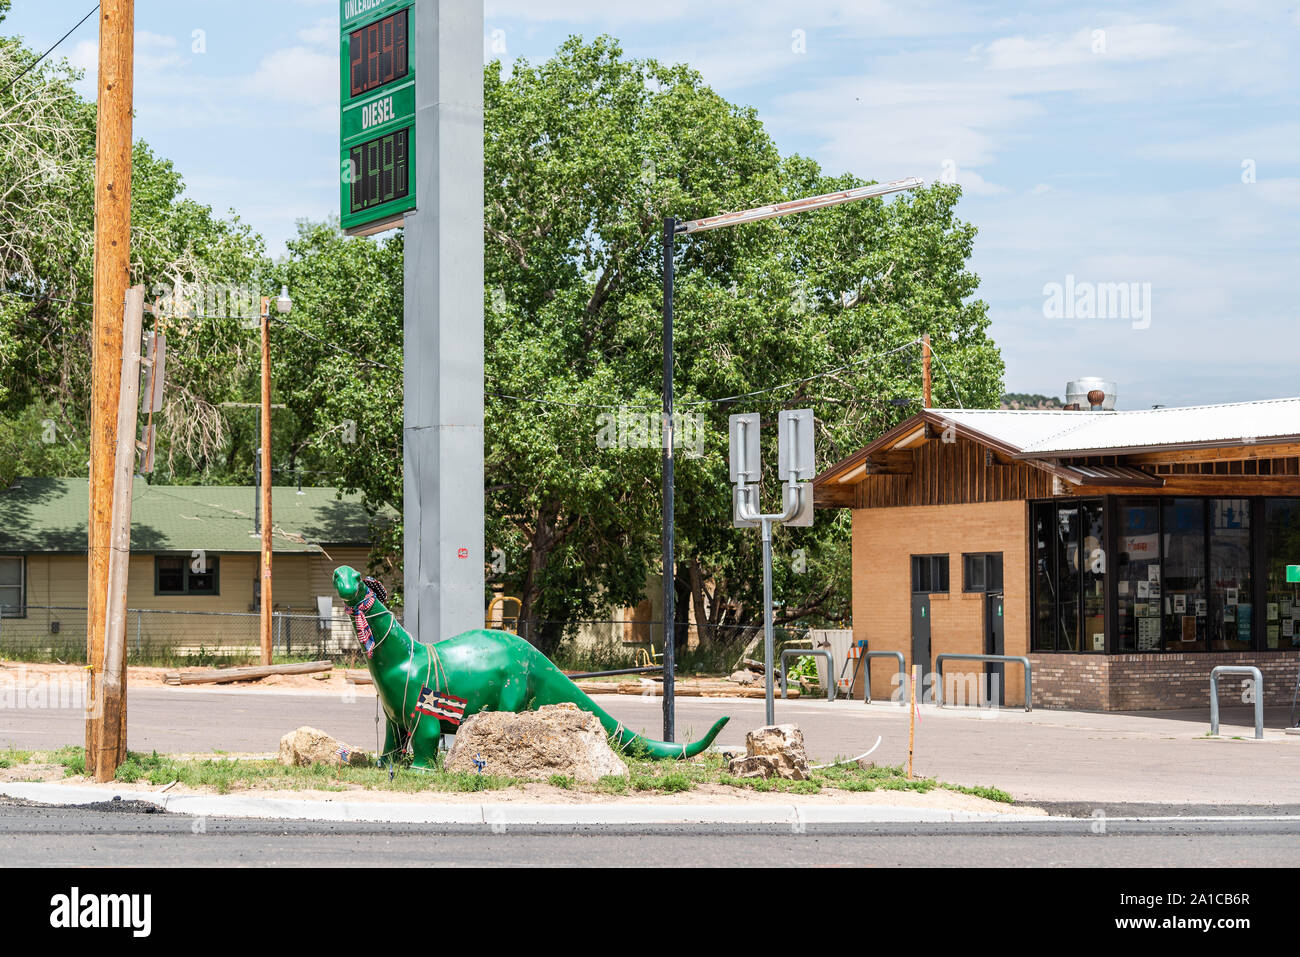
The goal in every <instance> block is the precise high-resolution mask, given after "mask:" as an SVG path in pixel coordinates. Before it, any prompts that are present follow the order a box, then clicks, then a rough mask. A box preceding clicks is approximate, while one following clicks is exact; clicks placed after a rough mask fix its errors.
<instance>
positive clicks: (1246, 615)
mask: <svg viewBox="0 0 1300 957" xmlns="http://www.w3.org/2000/svg"><path fill="white" fill-rule="evenodd" d="M1252 610H1253V609H1252V606H1250V605H1238V606H1237V640H1238V641H1246V642H1249V641H1250V638H1251V634H1252V633H1253V631H1254V628H1253V625H1254V615H1253V614H1251V612H1252Z"/></svg>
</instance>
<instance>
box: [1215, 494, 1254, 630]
mask: <svg viewBox="0 0 1300 957" xmlns="http://www.w3.org/2000/svg"><path fill="white" fill-rule="evenodd" d="M1206 504H1207V511H1206V518H1207V523H1208V528H1209V535H1210V556H1209V561H1210V564H1209V575H1208V576H1207V584H1208V587H1209V592H1210V599H1209V608H1208V611H1209V614H1208V616H1207V618H1206V622H1205V624H1206V631H1207V632H1208V634H1209V641H1210V650H1211V651H1249V650H1250V649H1251V648H1252V647H1253V646H1254V641H1253V636H1254V629H1255V607H1254V601H1255V598H1254V591H1253V578H1252V576H1251V555H1250V500H1249V499H1245V498H1212V499H1209V500H1208V502H1207V503H1206Z"/></svg>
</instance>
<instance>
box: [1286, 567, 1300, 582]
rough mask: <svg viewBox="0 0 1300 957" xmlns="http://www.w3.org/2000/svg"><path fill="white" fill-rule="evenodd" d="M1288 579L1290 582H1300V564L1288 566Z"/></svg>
mask: <svg viewBox="0 0 1300 957" xmlns="http://www.w3.org/2000/svg"><path fill="white" fill-rule="evenodd" d="M1286 580H1287V581H1288V582H1300V565H1288V566H1286Z"/></svg>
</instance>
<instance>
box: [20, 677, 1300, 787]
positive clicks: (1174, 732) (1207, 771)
mask: <svg viewBox="0 0 1300 957" xmlns="http://www.w3.org/2000/svg"><path fill="white" fill-rule="evenodd" d="M597 700H598V703H599V704H600V705H601V706H602V707H603V708H605V709H606V710H608V711H609V712H610V713H611V714H613V715H614V716H615V717H616V718H618V719H619V720H621V721H623V722H624V723H625V724H626V725H627V726H628V727H630V728H632V729H634V730H639V731H644V732H646V733H649V734H650V735H652V736H656V737H657V736H658V734H659V729H660V727H661V722H662V699H659V698H640V697H636V696H629V695H602V696H600V697H599V698H598V699H597ZM1286 710H1288V709H1281V710H1276V711H1275V710H1273V709H1270V711H1269V712H1268V714H1267V715H1266V718H1267V720H1266V726H1267V727H1268V728H1271V729H1276V728H1280V727H1282V726H1284V724H1285V723H1286V721H1287V714H1285V713H1284V712H1285V711H1286ZM1207 711H1208V709H1207ZM128 713H129V728H128V743H129V746H130V747H131V748H132V749H133V750H136V751H150V750H158V751H162V752H212V751H226V752H234V753H240V752H274V751H275V750H276V749H277V747H278V745H279V740H280V737H281V735H283V734H284V733H285V732H287V731H289V730H291V729H293V728H296V727H299V726H300V725H312V726H314V727H318V728H321V729H323V730H325V731H328V732H329V733H331V734H333V735H334V736H335V737H338V738H340V739H341V740H343V741H346V742H347V743H349V744H351V745H353V746H354V747H362V748H371V747H375V746H376V745H375V730H376V726H375V699H374V697H373V695H371V694H369V693H367V694H358V695H356V696H355V697H353V698H351V700H349V699H346V698H344V697H343V696H341V695H330V694H312V693H291V692H285V691H253V690H234V689H231V690H224V691H212V690H203V691H196V690H192V689H189V688H144V687H141V688H135V689H133V690H132V691H131V693H130V705H129V712H128ZM722 715H730V716H731V717H732V721H731V724H730V725H728V727H727V728H726V729H725V730H724V731H723V733H722V735H721V737H720V738H719V743H720V744H726V745H732V746H736V747H738V748H743V742H744V732H745V731H746V730H747V729H750V728H754V727H758V726H759V725H761V724H762V723H763V702H762V700H734V699H732V700H719V699H708V698H679V699H678V702H677V729H678V738H679V739H689V738H691V737H693V736H697V735H699V734H700V733H702V732H703V731H704V730H705V729H707V728H708V727H709V726H710V725H711V724H712V723H713V722H714V721H715V720H716V719H717V718H719V717H721V716H722ZM1249 715H1250V709H1248V708H1225V709H1224V715H1223V721H1224V728H1223V731H1224V734H1225V736H1228V737H1227V739H1225V740H1219V741H1210V740H1206V739H1205V738H1204V734H1205V732H1206V731H1208V730H1209V726H1208V713H1207V712H1203V711H1200V710H1196V711H1189V712H1148V713H1145V714H1135V713H1130V714H1118V713H1109V714H1088V713H1081V712H1059V711H1045V710H1044V711H1035V712H1034V713H1033V714H1026V713H1024V712H1023V711H999V712H982V713H973V712H971V711H970V710H967V711H966V712H964V713H963V712H959V711H957V710H955V709H944V711H942V712H938V711H934V710H930V711H929V712H926V713H924V714H923V717H922V720H921V721H920V722H919V723H918V724H917V727H916V748H915V755H916V757H915V760H916V768H917V770H918V771H919V772H921V773H923V774H927V775H934V776H937V777H939V778H940V779H941V780H944V781H951V782H954V783H957V784H966V785H992V786H995V787H1000V788H1002V789H1004V790H1006V791H1009V792H1010V793H1011V794H1012V795H1014V796H1015V797H1016V798H1017V799H1019V800H1030V801H1085V802H1090V803H1091V804H1092V805H1093V806H1098V805H1100V804H1103V803H1115V802H1155V803H1166V804H1170V803H1172V804H1184V803H1202V804H1207V805H1216V804H1265V805H1269V804H1272V805H1282V804H1291V803H1296V802H1300V737H1296V736H1283V735H1281V734H1280V733H1278V732H1276V731H1273V732H1270V738H1269V740H1265V741H1260V742H1255V741H1251V740H1249V737H1250V732H1249V731H1248V730H1247V729H1246V727H1245V726H1244V725H1245V724H1247V723H1248V722H1249V720H1250V718H1249ZM777 720H778V721H792V722H795V723H797V724H799V725H800V726H801V727H802V728H803V731H804V736H805V740H806V742H807V745H808V750H809V752H810V754H811V755H812V757H813V758H815V759H817V760H830V759H833V758H835V757H847V756H852V755H856V754H861V753H862V752H863V751H866V750H867V749H868V748H869V747H871V745H872V743H873V742H874V741H875V740H876V737H877V736H880V737H881V738H882V742H881V745H880V748H879V750H878V751H877V752H876V753H874V754H873V755H872V760H875V761H878V762H881V763H888V764H902V763H904V762H905V761H906V760H907V709H906V708H902V707H898V706H896V705H889V704H872V705H864V704H863V703H862V702H861V701H839V702H835V703H828V702H825V701H788V702H782V701H778V702H777ZM84 729H85V725H84V719H83V717H82V714H81V712H80V711H77V710H70V709H69V710H54V709H44V710H36V709H22V708H8V709H4V710H0V747H4V746H15V747H23V748H53V747H59V746H62V745H65V744H79V743H80V742H81V741H82V740H83V738H84V733H85V732H84ZM1233 736H1236V737H1238V738H1241V740H1233V739H1232V737H1233Z"/></svg>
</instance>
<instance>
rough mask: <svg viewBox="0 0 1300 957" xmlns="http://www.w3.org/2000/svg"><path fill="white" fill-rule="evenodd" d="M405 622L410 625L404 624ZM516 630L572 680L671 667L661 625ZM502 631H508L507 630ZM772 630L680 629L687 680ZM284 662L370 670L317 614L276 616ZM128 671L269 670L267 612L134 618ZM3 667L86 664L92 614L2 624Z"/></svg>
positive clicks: (347, 631) (731, 662)
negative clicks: (260, 666)
mask: <svg viewBox="0 0 1300 957" xmlns="http://www.w3.org/2000/svg"><path fill="white" fill-rule="evenodd" d="M397 618H398V621H401V615H400V614H398V616H397ZM504 624H505V626H506V628H507V630H511V631H515V630H517V633H518V634H519V635H520V637H522V638H524V639H525V640H528V641H531V642H533V643H536V642H537V641H538V640H539V638H540V636H541V635H542V634H545V633H548V632H549V633H550V634H555V633H557V632H560V633H563V634H565V636H566V637H564V638H563V639H562V640H561V641H560V643H559V645H558V647H556V648H555V649H553V651H552V654H551V657H552V658H553V659H554V661H555V663H556V664H557V665H559V666H560V667H561V668H564V669H565V670H573V671H599V670H606V669H613V668H627V667H636V666H644V665H657V664H661V663H662V661H663V658H662V656H663V635H664V629H663V625H662V623H661V622H652V621H639V620H619V619H606V620H598V621H571V622H559V621H540V622H534V623H533V625H532V627H531V628H530V627H529V623H528V622H527V621H519V622H515V621H514V620H507V621H506V622H505V623H504ZM496 627H501V624H500V623H497V624H496ZM761 636H762V628H761V626H760V627H755V626H711V627H707V628H704V629H700V628H697V627H696V626H695V625H694V624H692V625H690V626H688V627H682V626H679V628H678V640H677V645H676V660H677V668H678V670H679V671H681V672H683V673H690V672H709V673H718V672H728V671H730V670H732V669H733V668H735V667H736V666H737V665H738V664H739V663H740V660H741V658H742V657H746V656H748V657H754V658H762V646H761V642H760V644H759V646H758V647H757V648H756V649H750V650H749V651H748V653H747V652H746V649H747V648H748V646H749V645H750V643H751V642H753V641H754V640H755V639H756V638H761ZM271 639H272V642H271V644H272V656H273V659H274V660H275V661H276V662H284V661H319V660H331V661H335V662H343V663H349V664H351V665H358V666H360V665H363V662H362V661H361V660H360V655H359V648H360V646H359V645H358V644H357V639H356V633H355V631H354V629H353V625H352V620H351V619H350V618H348V617H347V616H346V615H343V614H335V615H333V616H328V617H322V616H321V615H319V614H317V613H315V612H314V611H313V612H308V611H305V610H304V611H295V610H293V609H287V610H283V611H276V612H274V613H273V615H272V618H271ZM807 640H808V630H807V628H805V627H803V626H791V627H778V628H777V629H776V647H777V654H778V655H779V654H780V650H781V648H783V647H787V646H798V645H800V644H803V643H806V642H807ZM126 652H127V662H128V663H130V664H133V665H157V666H164V667H234V666H237V665H244V664H254V663H256V662H258V661H260V660H261V616H260V615H259V614H258V613H257V612H204V611H172V610H166V611H164V610H160V609H147V608H129V609H127V613H126ZM0 658H7V659H10V660H19V661H61V662H65V663H69V664H72V663H76V664H84V663H85V661H86V609H85V608H84V607H74V606H54V605H28V606H27V607H26V608H24V609H22V610H21V613H20V614H16V613H15V609H13V608H12V607H5V608H4V615H3V617H0Z"/></svg>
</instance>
